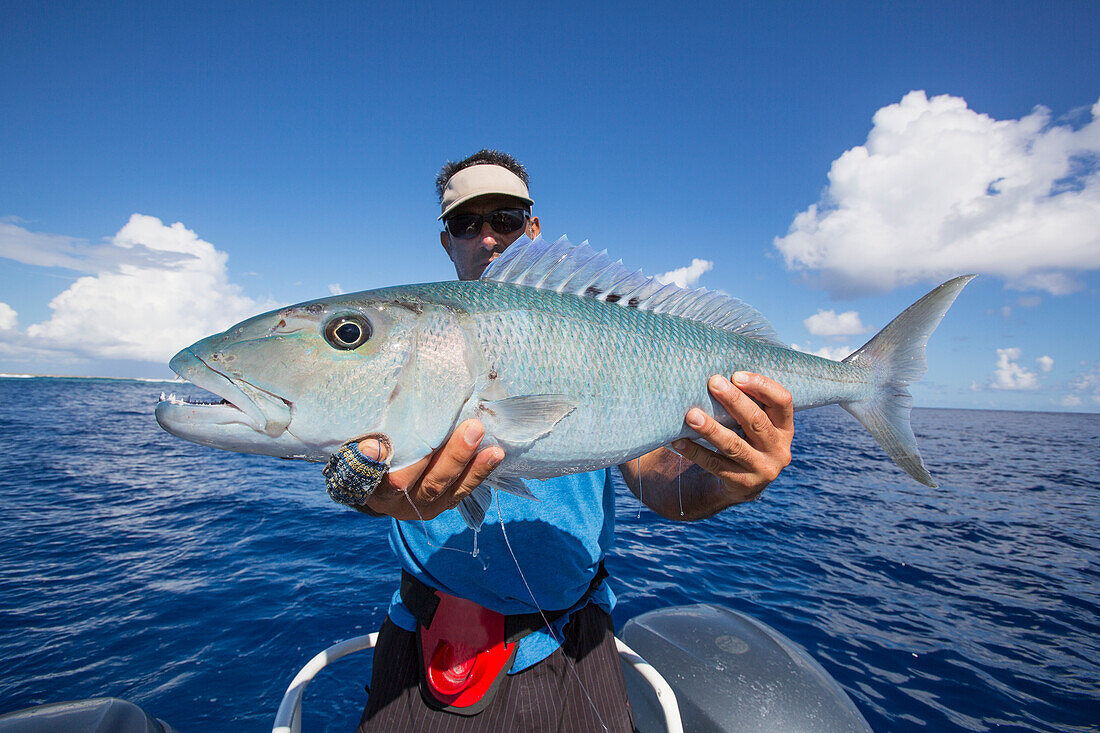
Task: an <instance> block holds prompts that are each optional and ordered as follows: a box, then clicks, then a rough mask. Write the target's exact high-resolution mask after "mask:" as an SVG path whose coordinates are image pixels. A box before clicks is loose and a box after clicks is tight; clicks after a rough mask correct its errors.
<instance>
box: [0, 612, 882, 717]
mask: <svg viewBox="0 0 1100 733" xmlns="http://www.w3.org/2000/svg"><path fill="white" fill-rule="evenodd" d="M377 639H378V633H377V632H375V633H373V634H367V635H364V636H358V637H355V638H353V639H348V640H346V641H342V642H340V643H338V644H334V645H333V646H330V647H329V648H328V649H325V650H324V651H322V652H320V653H319V654H317V655H316V656H314V657H313V658H312V659H310V660H309V661H308V662H307V663H306V665H305V666H304V667H302V669H301V670H300V671H299V672H298V674H297V675H295V677H294V679H293V680H292V681H291V683H290V685H289V687H288V688H287V690H286V693H285V694H284V695H283V699H282V701H281V703H280V704H279V709H278V712H277V713H276V715H275V721H274V725H273V726H272V733H300V732H301V720H302V705H303V701H304V698H305V691H306V687H307V686H308V685H309V683H310V682H311V681H312V680H313V678H314V677H315V676H316V675H317V673H318V672H320V671H321V670H322V669H324V668H325V667H327V666H328V665H330V664H332V663H334V662H336V661H338V660H340V659H343V658H345V657H347V656H349V655H351V654H356V653H362V652H365V651H367V650H370V649H372V648H373V647H374V644H375V642H376V641H377ZM615 643H616V646H617V647H618V651H619V659H620V661H621V662H622V665H623V673H624V675H625V677H626V687H627V694H628V695H629V698H630V705H631V709H632V711H633V713H634V725H635V728H636V729H637V731H638V732H639V733H683V731H689V732H690V733H729V732H730V731H784V732H785V733H802V732H806V733H809V732H810V731H815V732H819V733H840V732H841V731H844V732H845V733H847V732H849V731H851V732H853V733H865V732H866V731H870V730H871V727H870V725H868V723H867V720H866V719H865V718H864V717H863V715H862V714H861V713H860V712H859V709H858V708H856V706H855V703H853V702H852V700H851V698H849V697H848V695H847V693H845V692H844V689H843V688H841V686H840V685H839V684H838V683H837V682H836V680H834V679H833V678H832V677H831V676H830V675H829V673H828V672H826V671H825V668H824V667H822V666H821V665H820V664H819V663H818V662H817V661H816V660H815V659H814V658H813V657H812V656H810V654H809V653H808V652H807V651H806V650H805V649H803V648H802V647H800V646H799V645H798V644H796V643H795V642H793V641H791V640H790V639H788V638H787V637H786V636H784V635H783V634H781V633H779V632H778V631H776V630H775V629H773V628H772V627H770V626H768V625H767V624H765V623H763V622H761V621H759V620H757V619H754V618H752V617H751V616H748V615H746V614H743V613H739V612H737V611H734V610H732V609H729V608H726V607H724V606H719V605H715V604H709V603H706V604H696V605H688V606H672V607H668V608H661V609H657V610H654V611H649V612H647V613H643V614H640V615H639V616H636V617H634V618H632V619H630V620H629V621H627V623H626V624H625V625H624V626H623V628H622V631H621V632H620V634H619V636H618V637H616V639H615ZM69 731H72V732H73V733H76V732H77V731H79V732H80V733H176V732H175V729H173V728H172V727H171V726H170V725H169V724H167V723H165V722H164V721H162V720H159V719H157V718H154V717H153V716H151V715H149V714H148V713H146V712H145V711H144V710H142V709H141V708H140V707H138V706H137V705H134V704H133V703H130V702H126V701H125V700H119V699H117V698H99V699H95V700H80V701H75V702H67V703H54V704H51V705H39V706H36V707H33V708H27V709H26V710H20V711H16V712H13V713H8V714H7V715H0V733H47V732H48V733H67V732H69Z"/></svg>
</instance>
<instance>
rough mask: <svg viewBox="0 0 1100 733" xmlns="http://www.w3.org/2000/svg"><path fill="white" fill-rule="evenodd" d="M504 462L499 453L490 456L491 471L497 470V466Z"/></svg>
mask: <svg viewBox="0 0 1100 733" xmlns="http://www.w3.org/2000/svg"><path fill="white" fill-rule="evenodd" d="M503 460H504V456H502V455H500V454H499V453H494V454H493V455H491V456H489V462H488V466H489V469H490V470H492V469H494V468H496V467H497V466H499V465H500V462H501V461H503Z"/></svg>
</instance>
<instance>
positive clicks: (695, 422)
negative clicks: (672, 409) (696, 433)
mask: <svg viewBox="0 0 1100 733" xmlns="http://www.w3.org/2000/svg"><path fill="white" fill-rule="evenodd" d="M703 422H704V418H703V411H702V410H700V409H699V408H698V407H693V408H691V409H690V410H688V414H687V424H688V425H690V426H691V427H693V428H701V427H703Z"/></svg>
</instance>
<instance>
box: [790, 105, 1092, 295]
mask: <svg viewBox="0 0 1100 733" xmlns="http://www.w3.org/2000/svg"><path fill="white" fill-rule="evenodd" d="M1098 222H1100V102H1097V103H1096V104H1095V105H1094V106H1093V107H1092V108H1091V111H1090V119H1087V121H1086V124H1084V125H1083V126H1080V127H1079V128H1077V129H1074V128H1073V127H1071V126H1070V125H1068V124H1054V123H1052V121H1051V116H1050V112H1049V110H1047V109H1045V108H1043V107H1036V108H1035V109H1034V110H1033V111H1032V112H1031V114H1029V115H1027V116H1025V117H1022V118H1021V119H1018V120H1011V119H1010V120H995V119H993V118H992V117H989V116H988V115H984V114H979V113H978V112H975V111H973V110H971V109H969V108H968V107H967V104H966V102H965V100H963V99H960V98H959V97H952V96H947V95H944V96H938V97H933V98H932V99H928V97H927V96H926V95H925V93H924V92H922V91H915V92H910V93H909V94H906V95H905V97H903V98H902V100H901V102H899V103H897V104H892V105H889V106H887V107H883V108H882V109H880V110H878V112H876V113H875V116H874V120H873V127H872V129H871V132H870V133H869V134H868V136H867V141H866V143H865V144H863V145H860V146H858V147H855V148H852V149H851V150H848V151H847V152H845V153H844V154H843V155H841V156H840V157H839V158H838V159H837V160H835V161H833V164H832V167H831V169H830V170H829V185H828V187H827V189H826V191H825V193H824V194H823V196H822V199H821V200H820V201H819V202H818V203H816V204H814V205H812V206H810V208H808V209H807V210H806V211H803V212H801V213H800V214H798V215H797V216H796V217H795V219H794V221H793V223H792V224H791V227H790V230H789V232H788V233H787V235H786V236H785V237H777V238H776V239H775V246H776V248H777V249H778V250H779V251H780V252H781V253H782V254H783V256H784V258H785V260H786V264H787V267H788V268H790V269H797V270H807V271H815V272H818V273H820V274H821V276H822V278H823V282H824V284H825V285H826V286H827V287H829V289H830V290H831V291H833V292H834V294H838V295H851V294H856V293H861V292H869V291H875V290H886V289H890V288H892V287H895V286H898V285H904V284H908V283H913V282H916V281H919V280H928V279H944V278H946V277H949V276H953V275H958V274H962V273H966V272H979V273H988V274H992V275H996V276H999V277H1001V278H1003V279H1004V280H1006V281H1007V283H1008V284H1009V285H1010V286H1012V287H1016V288H1020V289H1038V290H1046V291H1048V292H1050V293H1052V294H1055V295H1058V294H1064V293H1068V292H1072V291H1073V290H1076V289H1078V288H1079V285H1078V283H1077V282H1076V280H1075V279H1074V274H1075V273H1077V272H1081V271H1086V270H1093V269H1097V268H1100V226H1098V225H1097V223H1098Z"/></svg>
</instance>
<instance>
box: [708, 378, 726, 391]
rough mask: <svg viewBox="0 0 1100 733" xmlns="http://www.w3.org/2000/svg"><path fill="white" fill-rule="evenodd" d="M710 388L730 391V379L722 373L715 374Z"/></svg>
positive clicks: (711, 379)
mask: <svg viewBox="0 0 1100 733" xmlns="http://www.w3.org/2000/svg"><path fill="white" fill-rule="evenodd" d="M710 388H711V389H712V390H714V391H715V392H729V391H730V380H728V379H726V378H725V377H723V376H722V375H721V374H715V375H714V376H713V377H711V378H710Z"/></svg>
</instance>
